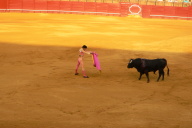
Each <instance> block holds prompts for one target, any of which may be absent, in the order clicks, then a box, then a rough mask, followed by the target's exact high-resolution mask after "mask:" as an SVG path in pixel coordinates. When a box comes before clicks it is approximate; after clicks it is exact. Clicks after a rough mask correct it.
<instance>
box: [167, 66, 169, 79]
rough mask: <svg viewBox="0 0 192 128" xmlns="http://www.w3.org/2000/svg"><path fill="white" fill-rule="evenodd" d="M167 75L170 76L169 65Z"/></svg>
mask: <svg viewBox="0 0 192 128" xmlns="http://www.w3.org/2000/svg"><path fill="white" fill-rule="evenodd" d="M167 75H168V76H169V67H168V65H167Z"/></svg>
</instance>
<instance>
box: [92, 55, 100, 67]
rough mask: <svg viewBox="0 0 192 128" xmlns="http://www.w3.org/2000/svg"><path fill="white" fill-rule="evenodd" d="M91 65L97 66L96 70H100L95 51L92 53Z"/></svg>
mask: <svg viewBox="0 0 192 128" xmlns="http://www.w3.org/2000/svg"><path fill="white" fill-rule="evenodd" d="M93 66H95V67H96V68H97V70H101V67H100V62H99V59H98V54H97V53H93Z"/></svg>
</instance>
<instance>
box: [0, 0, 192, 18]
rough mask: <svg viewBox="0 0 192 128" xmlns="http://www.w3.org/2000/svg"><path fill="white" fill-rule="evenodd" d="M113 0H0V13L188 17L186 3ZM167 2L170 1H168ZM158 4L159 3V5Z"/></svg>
mask: <svg viewBox="0 0 192 128" xmlns="http://www.w3.org/2000/svg"><path fill="white" fill-rule="evenodd" d="M168 3H169V4H167V2H166V1H139V0H137V1H136V0H134V1H132V0H129V1H125V0H124V1H123V0H122V1H117V0H100V1H99V0H92V1H91V0H86V1H83V0H78V1H63V0H0V12H23V13H27V12H30V13H37V12H38V13H67V14H90V15H106V16H128V15H139V16H142V17H143V18H172V19H185V20H192V6H191V3H190V2H186V4H185V3H184V2H168ZM170 3H171V4H170ZM161 4H162V5H161ZM184 5H185V6H184Z"/></svg>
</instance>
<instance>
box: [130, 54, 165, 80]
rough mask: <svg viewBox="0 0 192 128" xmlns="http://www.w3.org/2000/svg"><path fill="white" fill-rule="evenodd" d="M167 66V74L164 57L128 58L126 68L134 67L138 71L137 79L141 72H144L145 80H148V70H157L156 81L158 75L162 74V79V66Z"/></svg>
mask: <svg viewBox="0 0 192 128" xmlns="http://www.w3.org/2000/svg"><path fill="white" fill-rule="evenodd" d="M166 66H167V69H168V70H167V75H169V68H168V65H167V60H166V59H153V60H149V59H141V58H137V59H130V61H129V63H128V65H127V68H133V67H135V68H136V69H137V71H138V72H140V76H139V80H140V79H141V76H142V75H143V74H146V76H147V82H149V81H150V80H149V72H154V74H155V72H156V71H157V70H158V71H159V77H158V79H157V81H159V79H160V77H161V76H162V80H164V68H165V67H166Z"/></svg>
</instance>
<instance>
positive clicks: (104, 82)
mask: <svg viewBox="0 0 192 128" xmlns="http://www.w3.org/2000/svg"><path fill="white" fill-rule="evenodd" d="M84 44H86V45H87V46H88V50H89V51H95V52H97V53H98V54H99V59H100V63H101V67H102V74H99V72H98V71H97V70H96V69H95V68H94V67H93V66H92V58H91V56H90V55H86V56H85V60H84V61H85V67H86V71H87V74H88V75H89V77H90V78H89V79H84V78H82V76H81V74H80V75H79V76H75V75H74V69H75V66H76V62H77V57H78V49H79V48H80V47H81V46H82V45H84ZM130 58H150V59H153V58H166V59H167V60H168V66H169V68H170V76H167V75H166V76H165V80H164V81H160V82H156V79H157V76H158V75H154V74H153V73H150V79H151V82H150V83H146V77H145V76H143V78H142V80H140V81H139V80H138V77H139V73H138V72H137V71H136V69H127V63H128V60H129V59H130ZM191 62H192V23H191V21H186V20H166V19H142V18H132V17H110V16H107V17H105V16H91V15H69V14H68V15H66V14H39V13H35V14H29V13H23V14H18V13H0V65H1V66H0V115H1V116H0V128H192V63H191ZM165 72H167V69H165Z"/></svg>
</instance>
